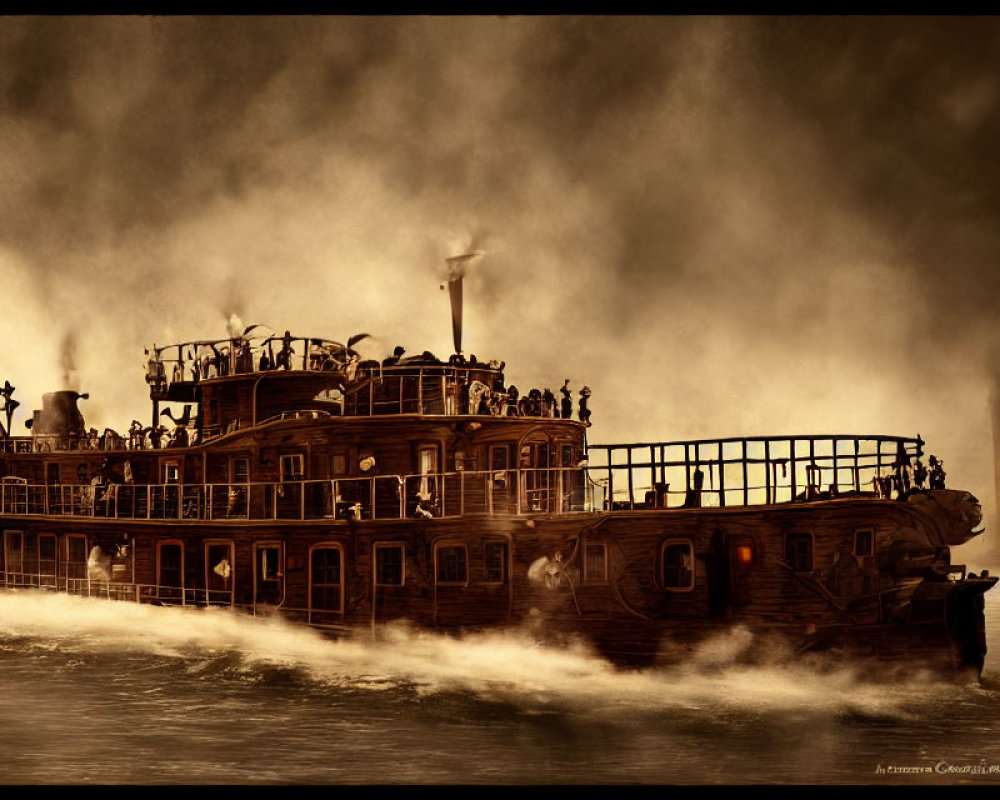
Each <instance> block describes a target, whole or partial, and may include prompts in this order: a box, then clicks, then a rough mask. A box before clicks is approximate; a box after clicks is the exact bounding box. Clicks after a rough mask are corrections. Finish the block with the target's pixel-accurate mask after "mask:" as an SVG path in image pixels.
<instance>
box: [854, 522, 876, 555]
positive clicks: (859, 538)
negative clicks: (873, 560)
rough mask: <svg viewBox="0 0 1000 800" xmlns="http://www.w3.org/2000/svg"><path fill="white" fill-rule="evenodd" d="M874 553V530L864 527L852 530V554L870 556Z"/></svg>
mask: <svg viewBox="0 0 1000 800" xmlns="http://www.w3.org/2000/svg"><path fill="white" fill-rule="evenodd" d="M874 554H875V532H874V531H872V530H870V529H868V528H865V529H864V530H860V531H855V532H854V555H856V556H870V555H874Z"/></svg>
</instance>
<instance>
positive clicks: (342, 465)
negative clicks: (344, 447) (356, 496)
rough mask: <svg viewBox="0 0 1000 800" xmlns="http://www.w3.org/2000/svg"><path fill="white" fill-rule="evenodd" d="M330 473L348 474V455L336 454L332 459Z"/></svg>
mask: <svg viewBox="0 0 1000 800" xmlns="http://www.w3.org/2000/svg"><path fill="white" fill-rule="evenodd" d="M330 471H331V472H332V473H333V474H334V475H346V474H347V453H334V454H333V455H332V456H331V457H330Z"/></svg>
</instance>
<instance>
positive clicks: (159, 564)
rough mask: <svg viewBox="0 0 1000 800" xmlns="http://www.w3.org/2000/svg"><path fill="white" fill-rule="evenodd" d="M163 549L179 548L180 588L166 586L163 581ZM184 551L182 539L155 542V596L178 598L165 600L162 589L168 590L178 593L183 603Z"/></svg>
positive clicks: (184, 579)
mask: <svg viewBox="0 0 1000 800" xmlns="http://www.w3.org/2000/svg"><path fill="white" fill-rule="evenodd" d="M164 547H179V548H180V551H181V552H180V573H181V574H180V586H167V585H165V584H164V583H163V582H162V580H163V548H164ZM185 557H186V550H185V547H184V541H183V540H182V539H159V540H158V541H157V542H156V596H157V597H158V598H163V599H178V598H165V597H164V595H163V591H162V590H163V589H169V590H171V591H175V590H176V591H179V592H180V598H179V599H180V601H181V603H183V602H184V601H185V591H184V589H185V586H186V581H187V575H186V574H185V569H184V567H185V563H184V562H185V560H186V558H185Z"/></svg>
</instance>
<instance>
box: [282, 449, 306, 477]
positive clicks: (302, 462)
mask: <svg viewBox="0 0 1000 800" xmlns="http://www.w3.org/2000/svg"><path fill="white" fill-rule="evenodd" d="M293 459H294V460H296V461H297V462H298V466H299V470H298V472H291V473H289V472H288V471H286V469H285V464H286V462H287V461H289V460H293ZM278 479H279V481H280V482H281V483H294V482H297V481H304V480H305V479H306V459H305V454H303V453H282V454H281V455H280V456H279V457H278Z"/></svg>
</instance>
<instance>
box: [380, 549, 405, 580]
mask: <svg viewBox="0 0 1000 800" xmlns="http://www.w3.org/2000/svg"><path fill="white" fill-rule="evenodd" d="M403 555H404V550H403V545H401V544H377V545H375V584H376V585H377V586H402V585H403V579H404V577H405V576H404V572H403Z"/></svg>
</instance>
